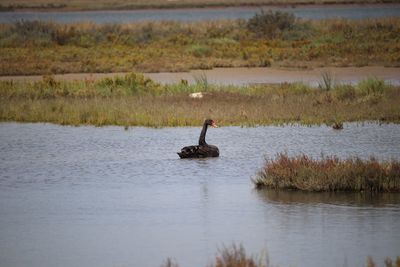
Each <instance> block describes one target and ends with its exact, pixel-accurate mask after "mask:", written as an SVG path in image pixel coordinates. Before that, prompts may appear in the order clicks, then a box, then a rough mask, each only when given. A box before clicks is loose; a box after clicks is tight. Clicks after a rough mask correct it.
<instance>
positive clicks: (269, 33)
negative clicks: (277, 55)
mask: <svg viewBox="0 0 400 267" xmlns="http://www.w3.org/2000/svg"><path fill="white" fill-rule="evenodd" d="M295 22H296V18H295V16H294V15H293V14H292V13H287V12H282V11H271V10H269V11H267V12H265V11H264V10H261V12H260V13H256V14H255V15H254V16H253V17H252V18H250V19H249V20H248V22H247V28H248V30H249V31H251V32H253V33H254V34H255V35H256V36H257V37H260V38H267V39H273V38H276V37H278V36H279V35H280V34H281V33H282V32H283V31H285V30H289V29H291V28H292V27H293V26H294V24H295Z"/></svg>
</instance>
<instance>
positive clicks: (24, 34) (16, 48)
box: [0, 13, 400, 75]
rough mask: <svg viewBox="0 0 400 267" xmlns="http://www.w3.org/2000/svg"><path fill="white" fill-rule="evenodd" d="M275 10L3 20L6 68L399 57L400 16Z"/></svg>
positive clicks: (306, 63) (359, 62) (362, 61)
mask: <svg viewBox="0 0 400 267" xmlns="http://www.w3.org/2000/svg"><path fill="white" fill-rule="evenodd" d="M273 14H274V13H271V14H270V13H266V14H265V15H266V17H267V18H269V19H270V20H272V22H273V23H269V21H270V20H268V23H266V24H265V23H262V21H263V20H262V19H261V20H256V21H254V20H253V21H252V23H250V21H251V20H249V21H242V20H235V21H212V22H204V21H203V22H190V23H189V22H182V23H178V22H151V23H149V22H146V23H127V24H94V23H73V24H58V23H52V22H37V21H36V22H30V21H26V22H18V23H14V24H2V25H0V75H23V74H55V73H77V72H83V73H88V72H92V73H96V72H99V73H104V72H129V71H140V72H159V71H183V70H189V69H209V68H213V67H238V66H242V67H251V66H254V67H262V66H278V67H279V66H285V67H308V68H312V67H316V66H342V67H343V66H366V65H384V66H399V64H400V57H399V53H398V51H399V49H400V46H399V43H400V39H399V38H400V37H399V36H400V34H399V32H400V19H398V18H384V19H376V20H362V21H352V20H329V21H318V22H306V21H301V20H295V21H294V22H293V21H291V19H290V16H289V17H285V16H274V15H273ZM288 20H289V22H290V21H291V23H290V25H289V26H290V27H283V28H282V27H280V26H279V25H280V24H281V22H285V21H288ZM257 21H258V22H257ZM260 21H261V22H260ZM255 22H256V23H255ZM254 24H255V25H254ZM284 24H285V23H284ZM266 25H268V26H266Z"/></svg>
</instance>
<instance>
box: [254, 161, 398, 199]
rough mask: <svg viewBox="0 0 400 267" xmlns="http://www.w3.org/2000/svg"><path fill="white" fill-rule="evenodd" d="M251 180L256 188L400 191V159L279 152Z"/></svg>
mask: <svg viewBox="0 0 400 267" xmlns="http://www.w3.org/2000/svg"><path fill="white" fill-rule="evenodd" d="M254 183H255V185H256V187H257V188H263V187H267V188H273V189H291V190H304V191H370V192H400V162H399V161H395V160H392V161H387V162H379V161H378V160H376V159H374V158H370V159H369V160H362V159H359V158H349V159H345V160H342V159H339V158H337V157H334V156H332V157H324V158H322V159H320V160H315V159H313V158H311V157H308V156H307V155H300V156H295V157H289V156H288V155H287V154H279V155H278V156H277V157H276V158H275V159H267V160H266V162H265V166H264V167H263V169H262V170H261V171H260V172H259V174H258V176H257V177H256V178H254Z"/></svg>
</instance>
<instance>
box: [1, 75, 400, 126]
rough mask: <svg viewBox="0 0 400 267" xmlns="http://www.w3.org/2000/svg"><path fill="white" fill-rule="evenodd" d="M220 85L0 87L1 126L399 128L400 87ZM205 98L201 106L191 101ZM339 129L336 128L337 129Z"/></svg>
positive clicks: (371, 82)
mask: <svg viewBox="0 0 400 267" xmlns="http://www.w3.org/2000/svg"><path fill="white" fill-rule="evenodd" d="M320 86H321V87H320V88H318V89H316V88H311V87H309V86H307V85H305V84H301V83H293V84H280V85H257V86H256V85H254V86H252V85H249V86H221V85H213V84H209V83H208V81H207V79H206V78H205V77H203V78H199V79H198V80H197V81H196V83H195V84H187V83H186V82H185V81H182V82H181V83H177V84H168V85H161V84H157V83H155V82H153V81H152V80H150V79H148V78H145V77H144V76H143V75H141V74H135V73H132V74H129V75H126V76H124V77H115V78H104V79H101V80H97V81H93V80H84V81H57V80H55V79H54V78H53V77H51V76H45V77H43V79H42V80H41V81H35V82H16V81H0V121H18V122H51V123H55V124H62V125H84V124H89V125H97V126H102V125H121V126H148V127H165V126H198V125H201V124H202V121H203V120H204V118H206V117H212V118H213V119H215V120H217V121H218V122H219V123H220V124H221V125H242V126H256V125H271V124H275V125H284V124H305V125H313V124H326V125H330V126H337V125H339V126H340V125H343V122H355V121H379V122H393V123H400V105H399V103H400V87H396V86H392V85H389V84H386V83H384V82H383V81H381V80H378V79H374V78H369V79H366V80H364V81H361V82H360V83H359V84H357V85H330V87H328V86H327V85H324V84H323V83H321V85H320ZM193 92H203V95H204V97H203V98H201V99H195V98H190V97H189V94H190V93H193ZM339 128H340V127H339Z"/></svg>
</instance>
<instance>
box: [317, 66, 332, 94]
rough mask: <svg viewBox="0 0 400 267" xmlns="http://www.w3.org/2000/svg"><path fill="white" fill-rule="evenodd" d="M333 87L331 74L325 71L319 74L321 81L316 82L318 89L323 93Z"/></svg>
mask: <svg viewBox="0 0 400 267" xmlns="http://www.w3.org/2000/svg"><path fill="white" fill-rule="evenodd" d="M333 87H334V78H333V75H332V73H330V72H329V71H325V72H323V73H322V74H321V81H319V82H318V88H319V89H320V90H323V91H330V90H332V89H333Z"/></svg>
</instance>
